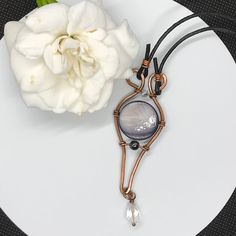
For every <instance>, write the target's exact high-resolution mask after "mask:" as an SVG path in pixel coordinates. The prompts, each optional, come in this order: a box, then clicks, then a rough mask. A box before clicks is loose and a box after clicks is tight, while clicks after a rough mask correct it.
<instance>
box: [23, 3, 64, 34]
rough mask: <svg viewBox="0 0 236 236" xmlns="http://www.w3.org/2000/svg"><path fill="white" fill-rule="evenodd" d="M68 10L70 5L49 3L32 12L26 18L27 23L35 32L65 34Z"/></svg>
mask: <svg viewBox="0 0 236 236" xmlns="http://www.w3.org/2000/svg"><path fill="white" fill-rule="evenodd" d="M68 10H69V7H68V6H66V5H65V4H60V3H53V4H47V5H45V6H43V7H40V8H38V9H37V10H36V11H34V12H33V13H32V14H30V15H29V16H28V17H27V19H26V25H27V27H28V28H30V29H31V30H32V31H33V32H35V33H43V32H48V33H52V34H57V35H58V34H65V33H66V29H67V24H68Z"/></svg>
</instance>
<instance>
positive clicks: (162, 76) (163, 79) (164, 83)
mask: <svg viewBox="0 0 236 236" xmlns="http://www.w3.org/2000/svg"><path fill="white" fill-rule="evenodd" d="M150 80H151V81H153V80H155V81H158V82H159V81H160V82H161V87H160V90H161V91H162V90H163V89H164V88H165V87H166V86H167V82H168V80H167V77H166V75H165V74H163V73H162V74H155V73H154V74H152V75H151V76H150Z"/></svg>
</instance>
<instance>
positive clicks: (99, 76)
mask: <svg viewBox="0 0 236 236" xmlns="http://www.w3.org/2000/svg"><path fill="white" fill-rule="evenodd" d="M105 81H106V79H105V78H104V75H103V73H102V71H99V72H97V73H96V74H95V75H94V77H93V78H90V79H88V80H86V81H85V84H84V88H83V91H82V98H83V101H84V102H85V103H87V104H88V105H93V104H95V103H97V102H98V100H99V98H100V95H101V91H102V89H103V87H104V85H105Z"/></svg>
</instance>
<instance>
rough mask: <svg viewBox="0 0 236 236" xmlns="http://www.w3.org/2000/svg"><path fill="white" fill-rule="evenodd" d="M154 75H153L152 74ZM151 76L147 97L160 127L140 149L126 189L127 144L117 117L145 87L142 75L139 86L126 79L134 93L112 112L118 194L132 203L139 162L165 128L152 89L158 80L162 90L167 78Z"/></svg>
mask: <svg viewBox="0 0 236 236" xmlns="http://www.w3.org/2000/svg"><path fill="white" fill-rule="evenodd" d="M133 72H134V73H136V72H137V70H133ZM154 75H155V74H154ZM154 75H151V76H150V78H149V79H148V91H149V96H150V98H151V99H152V101H153V102H154V104H155V106H156V108H157V110H158V112H159V115H160V125H159V126H158V129H157V130H156V132H155V133H154V134H153V136H152V137H151V138H150V139H149V141H148V142H147V143H146V144H145V145H143V146H141V147H140V153H139V155H138V157H137V159H136V161H135V163H134V166H133V169H132V171H131V174H130V176H129V180H128V185H127V187H125V186H124V185H125V183H124V182H125V172H126V147H127V143H126V142H125V140H124V139H123V135H122V133H121V129H120V126H119V115H120V111H121V109H122V107H123V106H124V105H125V104H126V103H127V102H129V101H130V100H132V99H134V98H135V97H136V96H137V95H139V94H141V93H142V91H143V89H144V87H145V77H144V75H141V80H140V84H139V85H136V84H135V83H133V82H131V80H129V79H127V80H126V81H127V83H128V85H129V86H131V87H132V88H133V89H134V91H133V92H132V93H130V94H129V95H127V96H126V97H124V98H123V99H122V100H121V101H120V102H119V104H118V105H117V107H116V109H115V111H114V122H115V128H116V132H117V135H118V139H119V143H120V147H121V151H122V157H121V175H120V192H121V193H122V195H123V196H124V198H125V199H127V200H129V201H134V199H135V198H136V194H135V193H134V192H133V191H132V187H133V183H134V179H135V175H136V173H137V171H138V169H139V166H140V164H141V161H142V159H143V157H144V155H145V153H146V152H148V151H149V149H150V147H151V145H152V144H153V143H154V142H155V140H156V139H157V138H158V136H159V135H160V133H161V132H162V130H163V128H164V126H165V116H164V112H163V109H162V107H161V105H160V103H159V102H158V100H157V96H156V94H155V90H154V88H153V83H154V82H155V81H156V80H157V79H160V80H161V81H162V85H163V86H162V89H164V87H165V86H166V84H167V78H166V76H164V75H163V74H162V75H160V76H159V77H157V76H156V75H155V76H154Z"/></svg>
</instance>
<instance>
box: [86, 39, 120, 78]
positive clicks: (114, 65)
mask: <svg viewBox="0 0 236 236" xmlns="http://www.w3.org/2000/svg"><path fill="white" fill-rule="evenodd" d="M86 42H87V44H88V47H89V51H90V54H91V56H92V57H94V58H95V60H96V61H98V62H99V64H100V66H101V69H102V71H103V73H104V75H105V77H106V79H110V78H111V77H113V76H114V75H115V74H116V72H117V70H118V68H119V54H118V52H117V51H116V49H115V48H112V47H109V46H107V45H105V44H104V43H103V42H101V41H98V40H94V39H92V38H89V37H88V38H87V40H86Z"/></svg>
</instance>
